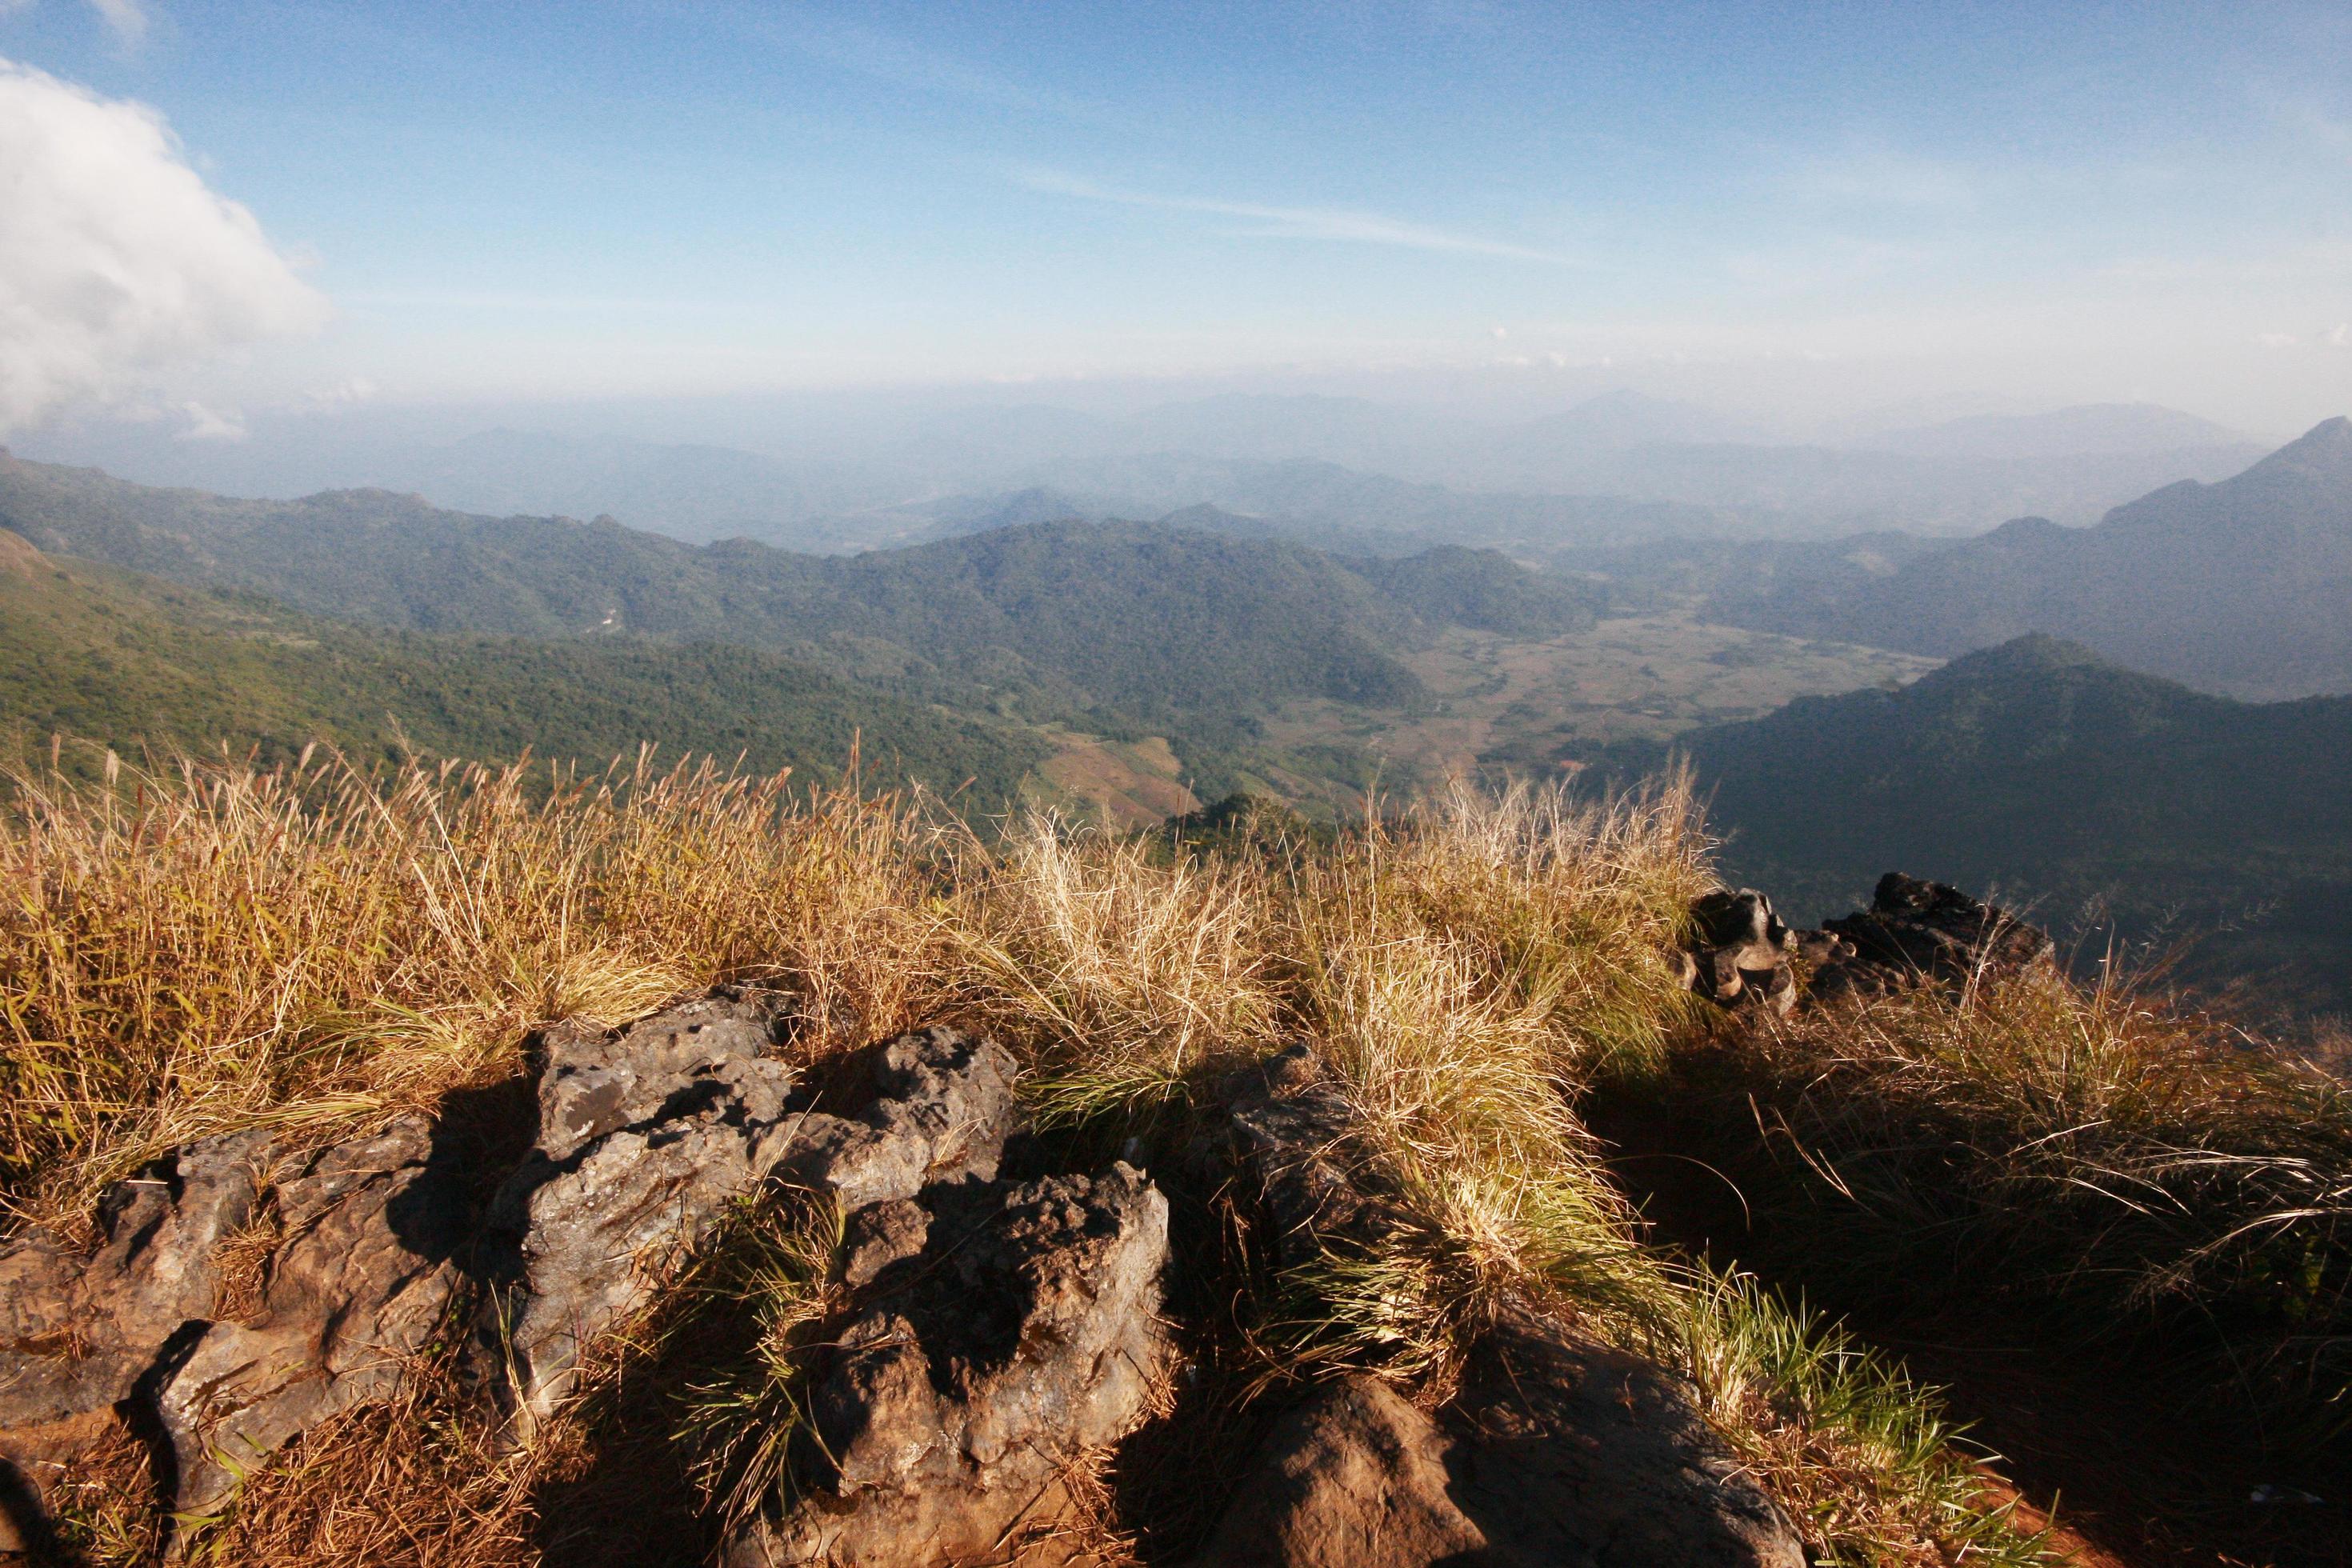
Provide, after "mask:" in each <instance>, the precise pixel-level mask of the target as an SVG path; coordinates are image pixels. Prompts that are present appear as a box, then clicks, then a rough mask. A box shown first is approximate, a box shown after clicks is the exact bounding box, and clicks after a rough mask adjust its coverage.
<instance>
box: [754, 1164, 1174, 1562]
mask: <svg viewBox="0 0 2352 1568" xmlns="http://www.w3.org/2000/svg"><path fill="white" fill-rule="evenodd" d="M878 1206H879V1207H880V1208H881V1209H884V1210H887V1214H886V1215H880V1216H877V1219H878V1223H877V1224H876V1225H875V1226H873V1227H872V1228H871V1237H874V1238H878V1240H876V1241H875V1242H874V1243H873V1246H872V1249H870V1250H868V1251H866V1252H863V1253H860V1252H859V1251H857V1250H856V1249H855V1247H853V1251H852V1253H851V1263H850V1266H849V1271H850V1273H851V1274H852V1275H853V1276H856V1277H862V1278H863V1281H864V1288H863V1289H861V1290H860V1291H859V1292H858V1294H857V1296H856V1298H855V1300H853V1301H852V1303H851V1304H850V1307H849V1308H848V1317H847V1321H846V1322H845V1325H844V1326H843V1327H842V1329H841V1330H840V1331H839V1332H838V1333H837V1334H835V1336H834V1337H833V1339H832V1349H831V1351H830V1353H829V1355H828V1357H827V1360H826V1362H825V1363H824V1364H823V1365H822V1366H821V1367H820V1368H819V1369H818V1370H817V1373H816V1374H815V1377H814V1386H813V1388H812V1390H811V1397H810V1409H811V1413H812V1415H813V1419H814V1426H815V1435H816V1437H817V1440H818V1445H819V1446H820V1447H821V1448H822V1450H823V1452H824V1455H825V1456H826V1457H827V1458H828V1460H829V1473H828V1474H827V1475H826V1476H825V1477H824V1481H823V1484H822V1488H821V1489H819V1490H818V1491H816V1492H815V1493H814V1495H812V1496H809V1497H807V1498H805V1499H804V1500H803V1501H802V1502H801V1503H800V1504H799V1505H798V1506H797V1507H796V1508H794V1509H793V1510H792V1511H791V1512H789V1513H788V1514H786V1515H784V1516H783V1517H782V1518H781V1519H776V1520H767V1519H760V1520H754V1521H751V1523H749V1524H748V1525H746V1526H745V1527H743V1528H742V1529H741V1530H740V1531H738V1532H737V1533H736V1535H735V1536H734V1537H733V1539H731V1540H730V1542H728V1543H727V1546H726V1548H725V1552H724V1555H723V1559H722V1560H723V1561H724V1562H725V1563H727V1564H729V1565H730V1568H769V1565H772V1564H781V1563H830V1564H836V1565H839V1568H883V1565H888V1568H927V1565H930V1564H941V1565H944V1564H948V1563H962V1562H967V1561H972V1560H977V1559H980V1558H982V1557H984V1556H989V1554H992V1553H994V1552H998V1551H1000V1550H1001V1549H1002V1548H1003V1545H1004V1544H1005V1542H1007V1540H1008V1539H1009V1538H1011V1537H1012V1536H1013V1535H1014V1534H1015V1533H1016V1532H1017V1531H1019V1530H1020V1529H1021V1528H1022V1527H1023V1526H1024V1525H1030V1524H1035V1525H1040V1526H1042V1525H1045V1524H1047V1523H1050V1522H1051V1521H1053V1520H1054V1519H1055V1517H1056V1516H1057V1515H1058V1514H1060V1513H1062V1512H1064V1511H1065V1510H1066V1508H1067V1507H1068V1499H1067V1497H1066V1493H1065V1490H1064V1483H1065V1479H1066V1477H1067V1476H1068V1475H1069V1474H1070V1473H1071V1472H1072V1471H1073V1469H1074V1468H1076V1467H1077V1466H1078V1465H1080V1464H1082V1463H1084V1462H1085V1461H1086V1460H1087V1458H1089V1457H1090V1456H1092V1455H1093V1454H1096V1453H1097V1452H1099V1451H1100V1450H1102V1449H1104V1448H1106V1447H1108V1446H1109V1445H1111V1444H1113V1443H1115V1442H1117V1441H1118V1439H1119V1438H1120V1437H1122V1436H1125V1435H1126V1434H1127V1433H1128V1432H1129V1430H1131V1429H1132V1428H1133V1427H1134V1426H1136V1425H1137V1424H1138V1423H1139V1421H1140V1420H1141V1419H1142V1417H1143V1415H1144V1414H1145V1411H1146V1408H1147V1405H1148V1404H1149V1402H1150V1398H1151V1395H1152V1394H1153V1391H1154V1388H1155V1387H1156V1385H1157V1384H1159V1383H1160V1380H1161V1379H1162V1378H1163V1376H1164V1375H1165V1373H1166V1369H1167V1366H1168V1363H1169V1358H1170V1355H1171V1351H1170V1346H1169V1341H1168V1338H1167V1335H1166V1332H1165V1331H1164V1330H1163V1328H1162V1327H1161V1325H1160V1321H1159V1319H1158V1312H1159V1308H1160V1270H1161V1268H1162V1267H1163V1266H1164V1265H1165V1264H1166V1262H1167V1258H1168V1204H1167V1200H1166V1199H1165V1198H1164V1197H1162V1196H1161V1195H1160V1192H1159V1191H1158V1189H1157V1188H1155V1187H1154V1186H1153V1185H1152V1184H1150V1182H1149V1181H1147V1180H1146V1179H1145V1178H1144V1177H1143V1176H1142V1174H1141V1173H1139V1172H1137V1171H1136V1170H1134V1169H1133V1168H1131V1167H1129V1166H1128V1165H1126V1164H1124V1163H1120V1164H1115V1165H1113V1166H1112V1167H1111V1168H1110V1169H1109V1170H1108V1171H1107V1172H1105V1173H1101V1174H1099V1175H1097V1176H1094V1177H1087V1176H1083V1175H1070V1176H1049V1177H1045V1178H1043V1179H1041V1180H1038V1181H1034V1182H1029V1183H1024V1184H1004V1183H985V1184H982V1183H970V1182H966V1183H959V1184H935V1185H933V1186H931V1187H929V1188H928V1189H926V1190H925V1192H924V1194H923V1195H922V1196H921V1198H920V1199H919V1200H918V1201H917V1202H916V1203H915V1204H913V1205H905V1204H904V1200H886V1202H885V1203H884V1204H883V1205H878ZM910 1209H914V1210H919V1211H920V1217H919V1218H918V1216H917V1215H916V1214H915V1213H912V1212H909V1210H910ZM867 1212H868V1213H874V1212H875V1211H874V1210H868V1211H867ZM861 1257H862V1258H864V1259H865V1261H864V1262H860V1261H858V1259H859V1258H861ZM991 1560H994V1559H993V1558H992V1559H991Z"/></svg>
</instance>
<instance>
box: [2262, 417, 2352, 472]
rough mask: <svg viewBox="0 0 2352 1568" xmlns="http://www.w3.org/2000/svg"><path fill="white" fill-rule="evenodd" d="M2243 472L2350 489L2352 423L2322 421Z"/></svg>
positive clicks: (2338, 420) (2336, 420) (2344, 418)
mask: <svg viewBox="0 0 2352 1568" xmlns="http://www.w3.org/2000/svg"><path fill="white" fill-rule="evenodd" d="M2246 472H2247V473H2248V474H2249V475H2252V474H2263V473H2293V474H2298V475H2302V476H2305V477H2306V478H2310V479H2319V480H2322V481H2325V482H2326V483H2329V484H2342V485H2352V419H2347V418H2346V417H2345V416H2343V415H2341V414H2339V415H2337V416H2336V417H2335V418H2333V419H2323V420H2321V421H2320V422H2319V423H2318V424H2316V425H2315V426H2312V427H2311V428H2310V429H2309V430H2307V431H2305V432H2304V434H2303V435H2301V436H2299V437H2296V438H2295V439H2294V440H2293V441H2290V442H2288V443H2287V444H2286V445H2285V446H2284V447H2280V448H2279V449H2278V450H2277V451H2275V452H2273V453H2272V454H2271V455H2270V456H2269V457H2267V458H2263V460H2262V461H2261V462H2259V463H2256V464H2255V465H2254V466H2253V467H2252V468H2248V469H2247V470H2246Z"/></svg>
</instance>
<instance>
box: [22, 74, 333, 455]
mask: <svg viewBox="0 0 2352 1568" xmlns="http://www.w3.org/2000/svg"><path fill="white" fill-rule="evenodd" d="M0 212H5V213H6V214H7V221H6V222H5V223H0V430H6V429H8V428H10V427H12V426H18V425H23V424H26V423H28V422H30V421H31V420H34V419H37V418H38V417H40V416H43V415H45V414H47V413H49V412H51V411H53V410H55V409H58V408H60V407H63V406H65V405H68V404H73V403H79V402H85V401H99V402H104V401H112V400H118V399H121V398H123V397H126V396H129V395H134V394H136V393H138V392H140V391H141V390H142V389H144V388H147V387H151V386H152V385H153V384H156V383H157V382H159V381H160V380H162V379H163V378H165V377H167V376H168V375H169V374H171V373H172V372H173V370H175V369H177V368H179V367H182V366H184V365H189V364H193V363H197V362H200V361H203V360H205V359H207V358H210V357H212V356H214V355H215V354H218V353H221V352H222V351H224V350H226V349H230V348H234V347H236V346H237V345H240V344H243V343H247V342H255V341H257V340H259V339H263V338H269V337H277V336H281V335H286V334H291V333H298V332H304V331H312V330H315V329H316V328H318V327H320V326H321V325H323V324H324V322H325V321H326V319H327V315H328V307H327V302H326V300H324V299H323V298H322V297H321V296H320V294H319V293H318V291H317V290H315V289H312V288H310V285H308V284H307V283H305V282H303V281H302V279H299V277H297V276H296V275H295V273H294V269H293V268H292V267H291V266H290V265H289V263H288V262H287V260H286V258H284V257H283V256H281V255H280V254H279V253H278V250H277V249H276V248H275V247H272V246H271V245H270V243H269V240H268V237H265V236H264V235H263V234H262V232H261V226H260V225H259V224H258V223H257V222H256V221H255V220H254V216H253V215H252V214H251V213H250V212H248V211H247V210H246V209H245V208H244V207H242V206H240V205H237V204H236V203H235V202H232V201H229V200H227V199H226V198H224V197H222V196H220V195H216V194H215V192H213V191H212V190H210V189H209V188H208V187H206V185H205V182H204V179H203V177H202V176H201V175H199V174H197V173H196V172H195V170H194V169H193V168H191V167H190V166H189V165H188V162H187V160H186V159H185V158H184V156H183V155H182V153H181V151H180V147H179V144H178V142H176V141H175V140H174V139H173V135H172V133H171V132H170V130H169V129H168V128H167V127H166V126H165V125H164V123H163V120H162V118H161V117H160V116H158V115H157V114H156V113H155V111H154V110H151V109H149V108H147V107H146V106H144V105H143V104H138V103H130V102H122V101H114V100H106V99H101V98H99V97H98V96H96V95H95V94H93V93H91V92H89V91H87V90H85V89H81V88H79V87H76V86H74V85H72V84H71V83H68V82H63V81H59V80H58V79H57V78H55V77H52V76H49V75H47V73H45V72H42V71H38V70H35V69H32V68H29V67H26V66H19V65H16V64H14V63H12V62H10V61H8V60H5V59H0Z"/></svg>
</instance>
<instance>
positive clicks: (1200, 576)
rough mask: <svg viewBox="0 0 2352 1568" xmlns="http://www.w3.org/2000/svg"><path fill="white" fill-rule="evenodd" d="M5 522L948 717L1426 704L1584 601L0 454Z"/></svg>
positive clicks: (1256, 564)
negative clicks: (248, 488)
mask: <svg viewBox="0 0 2352 1568" xmlns="http://www.w3.org/2000/svg"><path fill="white" fill-rule="evenodd" d="M0 524H5V526H7V527H10V528H14V529H16V531H19V532H21V533H23V534H25V535H26V537H28V538H30V539H31V540H33V541H34V542H36V543H37V544H39V545H40V546H41V547H42V548H44V549H47V550H50V551H52V552H60V553H67V554H79V555H83V556H87V557H89V558H91V559H94V560H100V561H105V562H109V563H114V564H119V565H123V566H128V567H131V568H132V569H134V570H139V571H142V572H147V573H151V574H155V575H158V576H163V577H168V578H172V579H173V580H175V581H179V582H183V583H189V584H201V585H208V586H209V585H223V586H229V587H234V588H238V589H244V590H247V591H252V592H257V593H262V594H267V595H270V596H271V597H273V598H276V599H278V600H280V601H283V602H284V603H287V604H289V605H293V606H295V607H297V608H299V609H301V610H304V611H307V612H310V613H311V614H315V615H323V616H335V617H338V618H341V619H345V620H352V621H361V622H373V623H375V624H379V625H383V626H394V627H402V628H408V629H414V630H420V631H429V632H471V633H482V634H493V635H500V636H511V637H597V636H607V637H610V636H626V637H649V638H654V639H657V640H663V641H687V640H696V641H710V642H722V643H732V644H738V645H742V646H747V647H761V648H768V649H772V650H774V651H778V652H782V653H785V654H788V655H790V656H792V657H793V658H802V659H806V660H814V661H815V662H818V663H821V664H824V665H825V666H827V667H828V668H835V669H836V670H838V671H839V672H841V673H843V674H845V675H849V676H853V677H860V678H867V679H877V678H887V679H896V680H898V681H900V682H902V683H906V682H912V684H911V685H908V686H907V688H906V689H909V690H917V689H919V690H921V691H924V692H927V693H930V694H933V695H939V696H941V697H943V698H946V699H948V700H953V701H955V702H956V703H957V704H958V705H959V706H970V705H973V704H980V703H984V702H985V701H987V700H990V693H992V692H1012V693H1019V694H1023V700H1027V701H1029V702H1030V704H1031V706H1032V707H1033V708H1034V709H1036V710H1039V711H1041V712H1066V713H1081V712H1086V711H1089V710H1094V709H1097V708H1103V709H1109V710H1116V711H1117V712H1118V713H1121V714H1125V715H1129V716H1132V717H1136V718H1139V719H1144V720H1149V721H1159V720H1161V719H1163V718H1172V717H1180V716H1185V715H1190V716H1192V719H1193V720H1194V721H1198V722H1211V721H1214V722H1216V723H1222V724H1228V725H1229V724H1231V723H1232V722H1234V720H1235V719H1236V717H1237V716H1238V715H1242V714H1244V713H1247V712H1249V711H1253V710H1256V709H1259V708H1262V707H1264V706H1265V705H1267V704H1269V703H1272V702H1274V701H1277V700H1281V699H1282V698H1285V697H1288V696H1293V695H1316V696H1327V697H1332V698H1336V699H1339V700H1345V701H1349V702H1361V703H1369V704H1372V705H1375V706H1381V705H1388V706H1393V705H1395V704H1398V703H1403V702H1410V701H1412V700H1416V699H1417V698H1418V697H1419V696H1420V695H1421V685H1420V682H1419V680H1418V679H1417V678H1416V677H1414V676H1413V675H1412V672H1411V670H1409V669H1408V668H1405V666H1404V665H1403V664H1402V663H1401V662H1400V661H1399V659H1398V658H1397V654H1398V653H1399V652H1400V651H1402V650H1404V649H1407V648H1409V647H1415V646H1419V645H1420V643H1422V642H1423V640H1425V639H1426V638H1427V637H1429V636H1430V635H1431V633H1432V631H1433V628H1434V626H1438V625H1442V624H1444V623H1445V622H1446V621H1448V620H1449V619H1452V620H1456V621H1462V618H1463V617H1470V619H1468V620H1466V621H1462V624H1471V625H1494V626H1510V627H1511V628H1514V629H1515V630H1516V631H1517V632H1518V633H1520V634H1522V635H1526V634H1530V633H1532V634H1538V635H1556V634H1557V633H1559V632H1563V631H1568V630H1572V629H1575V628H1576V627H1579V626H1588V625H1590V624H1591V620H1592V617H1593V614H1594V608H1593V605H1594V601H1595V596H1596V595H1595V592H1594V590H1592V589H1591V587H1590V586H1588V585H1586V584H1580V583H1577V582H1574V581H1571V580H1567V579H1559V578H1549V577H1538V576H1537V575H1536V574H1532V573H1529V572H1528V571H1527V570H1526V569H1525V568H1523V567H1520V566H1517V565H1516V564H1514V563H1511V562H1509V561H1507V560H1505V559H1504V558H1502V557H1501V556H1498V555H1495V554H1494V553H1492V552H1475V551H1469V550H1447V551H1444V552H1434V553H1433V554H1430V555H1428V556H1427V557H1426V558H1423V559H1420V560H1418V562H1417V563H1412V564H1407V565H1401V564H1399V563H1388V562H1380V561H1374V560H1370V559H1364V558H1341V557H1339V556H1335V555H1332V554H1329V553H1327V552H1321V551H1318V550H1313V549H1308V548H1305V547H1302V546H1299V545H1297V544H1292V543H1288V542H1282V541H1278V540H1253V539H1244V538H1237V537H1233V536H1229V535H1221V534H1215V533H1202V532H1195V531H1188V530H1184V529H1181V528H1171V527H1167V526H1164V525H1160V524H1150V523H1120V522H1114V523H1103V524H1090V523H1083V522H1072V521H1049V522H1032V523H1024V524H1019V525H1015V526H1011V527H1004V528H998V529H994V530H992V531H986V532H982V533H973V534H964V535H959V536H956V537H953V538H949V539H944V540H940V541H937V542H932V543H929V544H925V545H920V546H917V547H914V548H910V549H906V550H898V551H888V552H870V553H867V554H864V555H858V556H850V557H837V556H833V557H821V556H813V555H799V554H793V553H790V552H782V551H777V550H773V549H770V548H768V547H766V546H763V545H760V544H757V543H753V542H747V541H740V540H737V541H728V542H719V543H716V544H711V545H707V546H694V545H689V544H686V543H684V542H679V541H677V540H675V539H670V538H666V537H663V536H660V535H657V534H652V533H646V532H641V531H635V530H631V529H626V528H624V527H622V526H621V525H619V524H618V523H616V522H614V521H611V520H610V519H599V520H597V521H593V522H585V523H583V522H577V521H572V520H569V519H561V518H530V517H509V518H488V517H477V516H471V515H468V514H465V513H458V512H449V511H444V510H438V509H436V508H433V507H431V506H428V505H426V504H425V502H424V501H422V500H420V499H418V498H415V497H413V496H399V495H394V494H391V493H389V492H384V491H341V492H330V493H327V494H322V495H316V496H310V497H307V498H304V499H303V500H296V501H236V500H228V499H226V498H222V497H217V496H211V495H207V494H205V493H203V492H197V491H162V490H152V489H145V488H144V487H140V486H135V485H130V484H126V483H124V482H122V481H120V480H116V479H110V478H108V477H106V476H105V475H103V474H100V473H98V472H96V471H95V470H85V469H66V468H52V467H49V466H47V465H41V464H35V463H27V462H24V461H22V460H19V459H13V458H0Z"/></svg>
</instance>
